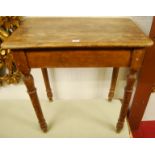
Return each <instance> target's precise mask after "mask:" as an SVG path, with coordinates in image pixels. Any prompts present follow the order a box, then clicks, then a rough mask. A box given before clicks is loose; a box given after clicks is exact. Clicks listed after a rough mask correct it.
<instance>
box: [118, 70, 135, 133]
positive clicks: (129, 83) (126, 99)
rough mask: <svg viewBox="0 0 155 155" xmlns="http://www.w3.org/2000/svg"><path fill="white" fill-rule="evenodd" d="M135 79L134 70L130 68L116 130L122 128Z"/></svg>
mask: <svg viewBox="0 0 155 155" xmlns="http://www.w3.org/2000/svg"><path fill="white" fill-rule="evenodd" d="M135 80H136V72H134V71H132V70H131V71H130V73H129V75H128V78H127V85H126V87H125V92H124V98H123V103H122V107H121V112H120V116H119V119H118V122H117V126H116V130H117V132H120V131H121V130H122V128H123V125H124V120H125V117H126V115H127V112H128V107H129V103H130V99H131V95H132V91H133V86H134V82H135Z"/></svg>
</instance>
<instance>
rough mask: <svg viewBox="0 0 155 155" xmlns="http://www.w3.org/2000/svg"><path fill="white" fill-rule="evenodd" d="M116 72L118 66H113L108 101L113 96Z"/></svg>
mask: <svg viewBox="0 0 155 155" xmlns="http://www.w3.org/2000/svg"><path fill="white" fill-rule="evenodd" d="M118 72H119V68H116V67H114V68H113V72H112V80H111V85H110V91H109V95H108V101H112V98H113V97H114V92H115V87H116V82H117V77H118Z"/></svg>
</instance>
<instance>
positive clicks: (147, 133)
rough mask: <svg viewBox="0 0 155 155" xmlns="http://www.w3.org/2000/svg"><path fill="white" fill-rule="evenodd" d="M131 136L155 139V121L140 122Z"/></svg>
mask: <svg viewBox="0 0 155 155" xmlns="http://www.w3.org/2000/svg"><path fill="white" fill-rule="evenodd" d="M132 135H133V138H155V121H142V122H141V123H140V126H139V129H137V130H134V131H133V132H132Z"/></svg>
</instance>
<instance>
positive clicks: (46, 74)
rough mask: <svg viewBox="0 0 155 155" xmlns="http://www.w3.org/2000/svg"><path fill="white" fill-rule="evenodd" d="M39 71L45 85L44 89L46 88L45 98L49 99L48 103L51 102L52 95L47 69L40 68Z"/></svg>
mask: <svg viewBox="0 0 155 155" xmlns="http://www.w3.org/2000/svg"><path fill="white" fill-rule="evenodd" d="M41 71H42V74H43V78H44V83H45V87H46V92H47V97H48V98H49V100H50V101H53V94H52V91H51V87H50V82H49V78H48V72H47V68H42V69H41Z"/></svg>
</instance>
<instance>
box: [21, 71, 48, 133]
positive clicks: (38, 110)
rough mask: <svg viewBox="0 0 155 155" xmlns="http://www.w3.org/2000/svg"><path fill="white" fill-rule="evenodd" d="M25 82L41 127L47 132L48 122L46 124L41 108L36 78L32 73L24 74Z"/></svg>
mask: <svg viewBox="0 0 155 155" xmlns="http://www.w3.org/2000/svg"><path fill="white" fill-rule="evenodd" d="M24 83H25V85H26V87H27V92H28V94H29V96H30V99H31V101H32V105H33V107H34V110H35V113H36V115H37V118H38V121H39V124H40V127H41V129H42V130H43V131H44V132H47V124H46V121H45V119H44V116H43V113H42V110H41V106H40V103H39V99H38V95H37V92H36V88H35V86H34V80H33V77H32V75H31V74H28V75H25V76H24Z"/></svg>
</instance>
